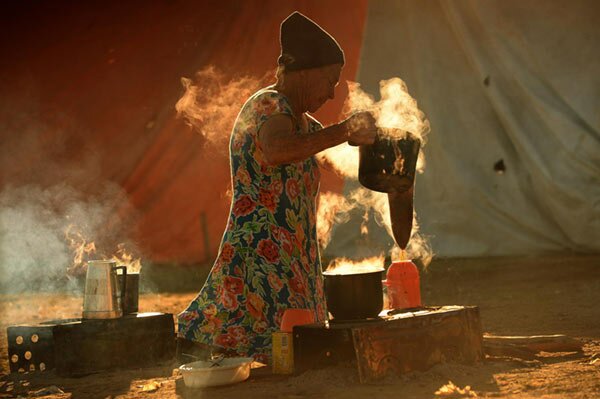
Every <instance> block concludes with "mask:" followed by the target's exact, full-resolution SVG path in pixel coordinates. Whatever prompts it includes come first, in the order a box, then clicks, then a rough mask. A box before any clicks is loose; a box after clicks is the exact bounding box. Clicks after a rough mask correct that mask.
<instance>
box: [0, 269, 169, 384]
mask: <svg viewBox="0 0 600 399" xmlns="http://www.w3.org/2000/svg"><path fill="white" fill-rule="evenodd" d="M117 270H122V271H123V274H120V275H119V274H117ZM119 287H120V288H119ZM138 287H139V273H130V274H127V272H126V269H125V268H124V267H123V266H119V267H117V266H116V264H114V262H112V261H90V262H89V264H88V270H87V275H86V284H85V294H84V301H83V312H82V316H83V317H82V318H77V319H63V320H52V321H47V322H43V323H40V324H33V325H20V326H11V327H8V329H7V336H8V359H9V365H10V371H11V372H26V371H46V370H51V369H56V372H57V373H58V374H59V375H66V376H73V375H82V374H89V373H93V372H98V371H103V370H109V369H113V368H120V367H145V366H151V365H154V364H157V363H161V362H166V361H170V360H172V359H173V357H174V355H175V326H174V323H173V315H172V314H170V313H138V293H139V292H138Z"/></svg>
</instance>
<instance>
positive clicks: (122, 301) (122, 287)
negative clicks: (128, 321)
mask: <svg viewBox="0 0 600 399" xmlns="http://www.w3.org/2000/svg"><path fill="white" fill-rule="evenodd" d="M119 269H121V270H123V284H121V310H122V311H123V316H125V293H126V292H127V291H126V290H127V266H113V270H115V273H116V272H117V270H119Z"/></svg>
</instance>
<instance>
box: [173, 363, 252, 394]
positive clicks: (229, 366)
mask: <svg viewBox="0 0 600 399" xmlns="http://www.w3.org/2000/svg"><path fill="white" fill-rule="evenodd" d="M252 362H253V359H252V358H248V357H227V358H224V359H222V360H221V362H220V363H219V364H218V365H213V362H212V361H204V360H199V361H196V362H192V363H187V364H184V365H182V366H180V367H179V370H181V374H182V375H183V382H184V383H185V386H186V387H188V388H204V387H212V386H219V385H227V384H233V383H236V382H241V381H245V380H247V379H248V377H249V376H250V365H251V364H252Z"/></svg>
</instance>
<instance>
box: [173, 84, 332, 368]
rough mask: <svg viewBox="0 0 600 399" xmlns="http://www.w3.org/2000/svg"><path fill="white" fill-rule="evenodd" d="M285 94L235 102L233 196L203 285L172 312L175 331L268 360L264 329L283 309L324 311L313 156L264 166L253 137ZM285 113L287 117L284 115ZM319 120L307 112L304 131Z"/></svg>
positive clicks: (319, 315)
mask: <svg viewBox="0 0 600 399" xmlns="http://www.w3.org/2000/svg"><path fill="white" fill-rule="evenodd" d="M277 114H285V115H290V116H292V115H293V114H292V110H291V107H290V105H289V103H288V101H287V99H286V98H285V97H284V96H283V95H281V94H280V93H278V92H276V91H274V90H270V89H263V90H260V91H258V92H257V93H256V94H254V95H253V96H252V97H250V99H248V101H247V102H246V103H245V104H244V106H243V107H242V110H241V111H240V114H239V115H238V117H237V120H236V123H235V126H234V128H233V132H232V135H231V140H230V162H231V175H232V182H233V198H232V204H231V210H230V214H229V220H228V223H227V228H226V230H225V233H224V235H223V240H222V242H221V246H220V249H219V254H218V257H217V259H216V261H215V263H214V265H213V267H212V270H211V272H210V274H209V276H208V278H207V281H206V283H205V284H204V286H203V287H202V289H201V291H200V293H199V294H198V296H197V297H196V299H194V300H193V301H192V302H191V303H190V305H189V306H188V308H187V309H186V310H185V311H183V312H182V313H180V314H179V317H178V321H179V323H178V324H179V330H178V334H179V336H180V337H183V338H186V339H188V340H192V341H196V342H200V343H203V344H207V345H214V346H218V347H221V348H224V349H227V350H233V351H235V352H236V353H238V354H240V355H244V356H252V357H254V358H255V359H256V360H258V361H263V362H268V361H269V359H270V352H271V334H272V333H273V332H275V331H277V330H279V327H280V324H281V318H282V315H283V312H284V311H285V310H286V309H288V308H302V309H310V310H311V311H312V312H313V313H314V316H315V320H317V321H320V320H325V318H326V315H327V310H326V305H325V297H324V294H323V276H322V274H321V261H320V256H319V249H318V245H317V235H316V212H315V211H316V209H315V207H316V204H315V202H316V196H317V193H318V190H319V179H320V173H319V168H318V165H317V163H316V160H315V158H314V157H310V158H308V159H306V160H304V161H301V162H296V163H291V164H285V165H278V166H269V165H267V164H266V163H265V161H264V156H263V152H262V149H261V147H260V143H259V141H258V138H257V135H258V131H259V129H260V127H261V126H262V124H263V123H264V122H265V121H266V120H267V119H268V118H269V117H271V116H274V115H277ZM292 118H293V116H292ZM295 125H297V127H296V134H311V133H312V132H314V131H315V130H319V129H321V128H322V126H321V125H320V124H319V123H318V122H317V121H316V120H314V119H312V118H309V128H308V133H302V132H301V130H300V128H299V124H298V123H295Z"/></svg>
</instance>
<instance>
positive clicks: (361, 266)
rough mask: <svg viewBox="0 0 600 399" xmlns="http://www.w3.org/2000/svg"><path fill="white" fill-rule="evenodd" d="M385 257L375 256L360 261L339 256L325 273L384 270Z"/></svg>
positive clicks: (356, 272)
mask: <svg viewBox="0 0 600 399" xmlns="http://www.w3.org/2000/svg"><path fill="white" fill-rule="evenodd" d="M384 260H385V258H384V257H383V255H380V256H373V257H371V258H366V259H363V260H359V261H353V260H350V259H347V258H337V259H334V260H333V261H331V263H330V264H329V266H327V270H326V271H325V273H328V274H359V273H370V272H375V271H379V270H383V263H384Z"/></svg>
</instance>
